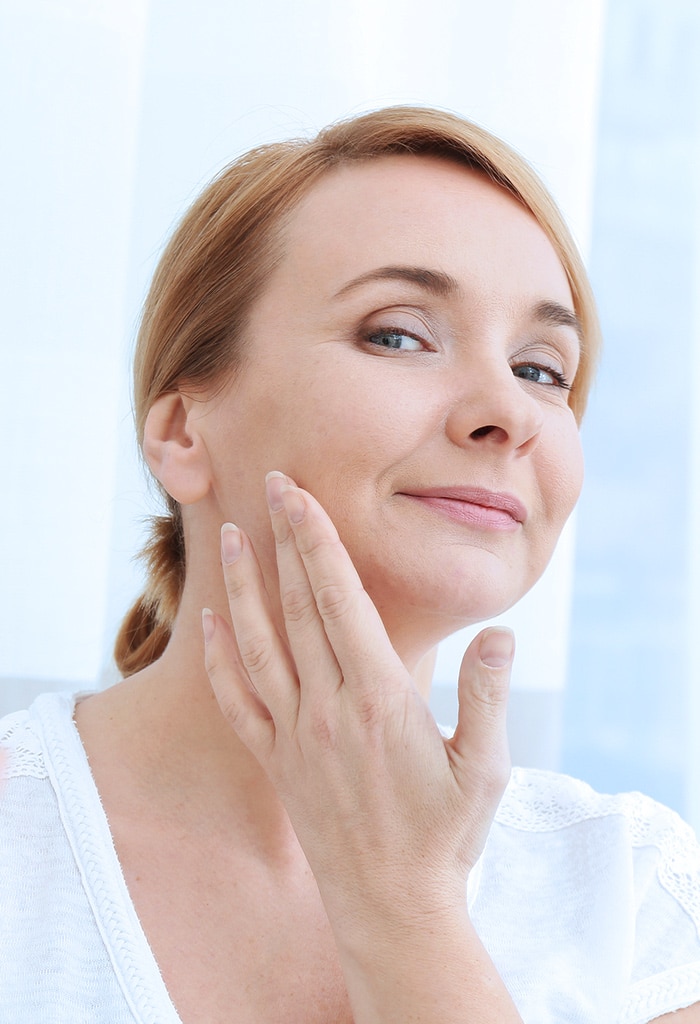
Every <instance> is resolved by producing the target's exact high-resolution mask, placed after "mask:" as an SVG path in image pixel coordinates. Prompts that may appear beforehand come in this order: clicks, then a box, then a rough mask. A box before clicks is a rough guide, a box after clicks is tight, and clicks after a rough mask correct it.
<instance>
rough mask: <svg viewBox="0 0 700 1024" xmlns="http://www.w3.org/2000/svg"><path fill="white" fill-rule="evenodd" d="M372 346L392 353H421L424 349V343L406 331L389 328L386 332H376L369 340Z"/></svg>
mask: <svg viewBox="0 0 700 1024" xmlns="http://www.w3.org/2000/svg"><path fill="white" fill-rule="evenodd" d="M367 340H368V341H369V343H370V344H371V345H376V346H377V347H378V348H384V349H389V350H390V351H392V352H420V350H421V349H422V348H423V344H422V342H420V341H419V339H418V338H414V337H413V335H411V334H406V332H405V331H400V330H394V329H393V328H389V329H388V330H384V331H375V333H374V334H370V335H369V336H368V338H367Z"/></svg>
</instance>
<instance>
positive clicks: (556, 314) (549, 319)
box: [533, 300, 583, 341]
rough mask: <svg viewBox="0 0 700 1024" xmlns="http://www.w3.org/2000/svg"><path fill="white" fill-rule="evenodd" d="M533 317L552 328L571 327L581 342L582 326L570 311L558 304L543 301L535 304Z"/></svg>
mask: <svg viewBox="0 0 700 1024" xmlns="http://www.w3.org/2000/svg"><path fill="white" fill-rule="evenodd" d="M533 315H534V318H535V320H539V322H540V323H542V324H549V325H550V326H552V327H572V328H573V329H574V330H575V331H576V334H577V335H578V338H579V341H583V324H582V323H581V320H580V318H579V317H578V316H576V314H575V313H574V311H573V310H572V309H568V308H567V307H566V306H562V305H561V304H560V303H558V302H552V301H551V300H545V301H544V302H538V303H537V305H536V306H535V308H534V310H533Z"/></svg>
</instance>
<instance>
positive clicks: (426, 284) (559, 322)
mask: <svg viewBox="0 0 700 1024" xmlns="http://www.w3.org/2000/svg"><path fill="white" fill-rule="evenodd" d="M375 281H406V282H408V283H409V284H414V285H418V286H419V287H420V288H423V289H424V290H425V291H427V292H430V293H431V294H433V295H438V296H440V297H443V298H444V297H449V296H451V295H457V294H458V293H459V292H460V286H459V282H458V281H457V280H456V279H455V278H454V277H452V276H451V275H450V274H446V273H444V271H442V270H429V269H428V268H427V267H405V266H395V267H393V266H388V267H377V268H376V269H375V270H368V271H367V273H366V274H360V276H359V277H354V278H353V279H352V281H348V282H347V284H344V285H343V287H342V288H341V289H340V290H339V291H337V292H336V293H335V295H334V298H336V299H339V298H342V297H343V296H345V295H347V294H348V293H350V292H353V291H355V289H356V288H361V287H362V286H363V285H366V284H372V283H373V282H375ZM533 318H534V319H535V320H537V321H539V322H540V323H543V324H548V325H549V326H551V327H571V328H573V330H574V331H575V332H576V334H577V335H578V338H579V341H583V324H582V323H581V320H580V318H579V317H578V316H577V315H576V313H574V311H573V310H572V309H569V308H568V307H567V306H562V305H561V303H559V302H554V301H553V300H551V299H545V300H543V301H542V302H538V303H537V305H536V306H535V307H534V309H533Z"/></svg>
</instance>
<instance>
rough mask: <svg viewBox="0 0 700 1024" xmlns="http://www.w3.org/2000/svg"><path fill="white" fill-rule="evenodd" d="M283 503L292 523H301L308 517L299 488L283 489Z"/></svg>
mask: <svg viewBox="0 0 700 1024" xmlns="http://www.w3.org/2000/svg"><path fill="white" fill-rule="evenodd" d="M282 501H283V502H284V508H285V511H286V513H287V518H288V519H289V522H290V523H294V525H295V526H296V524H297V523H300V522H301V521H302V519H303V518H304V516H305V515H306V505H305V504H304V498H303V497H302V494H301V491H300V490H299V488H298V487H283V488H282Z"/></svg>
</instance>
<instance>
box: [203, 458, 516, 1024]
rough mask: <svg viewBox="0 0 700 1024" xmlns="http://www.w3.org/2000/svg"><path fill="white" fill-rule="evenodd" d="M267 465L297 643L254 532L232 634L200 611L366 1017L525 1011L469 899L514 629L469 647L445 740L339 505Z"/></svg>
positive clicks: (499, 777) (497, 763) (228, 701)
mask: <svg viewBox="0 0 700 1024" xmlns="http://www.w3.org/2000/svg"><path fill="white" fill-rule="evenodd" d="M273 480H276V481H277V483H276V484H275V483H273V495H272V496H273V500H272V502H271V517H272V524H273V530H274V533H275V538H276V542H277V558H278V569H279V580H280V596H281V600H282V607H283V610H284V615H285V629H286V634H287V641H288V642H287V643H286V642H284V641H283V639H282V638H281V637H280V636H279V634H278V633H277V631H276V630H275V628H274V625H273V623H272V620H271V618H270V615H269V611H268V609H267V602H266V599H265V591H264V584H263V581H262V577H261V574H260V570H259V567H258V565H257V561H256V559H255V555H254V553H253V551H252V548H251V546H250V543H249V541H248V540H247V538H246V537H245V536H244V535H243V534H240V533H239V532H238V531H236V530H234V529H231V528H225V529H224V532H223V536H222V550H223V553H224V575H225V580H226V586H227V591H228V595H229V606H230V610H231V617H232V622H233V626H234V631H233V632H232V631H231V629H230V627H229V626H228V624H227V623H225V622H224V620H223V619H221V618H219V617H216V616H212V615H207V616H205V636H206V639H207V645H206V646H207V654H206V660H207V670H208V672H209V675H210V678H211V681H212V686H213V688H214V691H215V693H216V696H217V698H218V700H219V704H220V706H221V709H222V712H223V714H224V715H225V717H226V718H227V719H228V721H229V722H230V724H231V725H232V727H233V728H234V729H235V731H236V732H237V734H238V735H239V736H240V738H241V739H242V740H243V742H245V743H246V744H247V746H248V747H249V748H250V749H251V751H252V752H253V753H254V754H255V756H256V757H257V758H258V760H259V761H260V764H261V765H262V767H263V768H264V769H265V771H266V772H267V774H268V775H269V777H270V779H271V780H272V782H273V784H274V785H275V787H276V789H277V792H278V794H279V796H280V798H281V800H282V801H283V803H284V805H285V807H286V809H287V812H288V814H289V817H290V820H291V822H292V824H293V826H294V829H295V831H296V834H297V837H298V839H299V842H300V844H301V847H302V848H303V850H304V853H305V855H306V857H307V859H308V861H309V864H310V866H311V868H312V870H313V872H314V876H315V878H316V881H317V883H318V886H319V890H320V893H321V896H322V899H323V901H324V905H325V908H326V912H327V914H328V918H329V921H330V923H331V927H332V929H333V933H334V936H335V940H336V944H337V948H338V952H339V956H340V961H341V964H342V967H343V971H344V975H345V980H346V984H347V988H348V993H349V997H350V1001H351V1005H352V1009H353V1014H354V1019H355V1022H356V1024H380V1022H381V1024H391V1022H396V1024H399V1022H400V1024H407V1022H411V1021H413V1022H421V1024H432V1022H435V1024H437V1022H440V1024H465V1022H466V1021H479V1022H480V1024H488V1022H490V1021H492V1022H494V1024H496V1022H498V1024H509V1022H513V1024H515V1022H517V1021H520V1017H519V1015H518V1013H517V1011H516V1009H515V1007H514V1005H513V1003H512V1001H511V999H510V997H509V995H508V992H507V990H506V988H505V986H504V984H503V982H502V981H501V979H500V977H499V976H498V974H497V972H496V970H495V968H494V965H493V963H492V962H491V960H490V958H489V957H488V955H487V953H486V951H485V950H484V948H483V946H482V944H481V942H480V940H479V938H478V936H477V934H476V932H475V930H474V928H473V926H472V924H471V921H470V920H469V916H468V912H467V902H466V880H467V876H468V873H469V871H470V870H471V868H472V867H473V866H474V864H475V862H476V860H477V858H478V856H479V854H480V852H481V849H482V847H483V844H484V841H485V838H486V835H487V832H488V828H489V826H490V823H491V820H492V817H493V814H494V813H495V809H496V807H497V804H498V801H499V799H500V796H501V794H502V792H503V789H504V787H505V785H506V782H507V778H508V774H509V762H508V755H507V744H506V739H505V704H506V694H507V686H508V677H509V669H510V663H511V659H512V646H513V645H512V637H511V635H510V634H509V633H508V632H506V631H502V630H485V631H484V632H483V633H482V634H480V636H479V637H477V639H476V640H475V641H474V642H473V643H472V645H471V646H470V648H469V650H468V651H467V654H466V655H465V659H464V662H463V665H462V669H461V672H460V680H459V698H460V713H459V720H458V725H457V729H456V731H455V735H454V737H453V738H452V739H451V740H449V741H445V740H444V739H443V738H442V737H441V736H440V734H439V731H438V729H437V727H436V726H435V723H434V721H433V719H432V716H431V715H430V713H429V711H428V709H427V707H426V706H425V703H424V702H423V700H422V699H421V698H420V696H419V694H418V693H417V691H416V689H415V685H414V682H413V680H412V679H411V676H410V674H409V673H408V672H407V670H406V669H405V667H404V665H403V664H402V663H401V661H400V659H399V658H398V656H397V655H396V653H395V651H394V650H393V648H392V647H391V644H390V643H389V640H388V637H387V636H386V633H385V631H384V628H383V625H382V622H381V619H380V617H379V615H378V613H377V612H376V610H375V608H374V606H373V605H372V603H371V601H370V599H369V597H368V595H367V594H366V592H365V591H364V589H363V588H362V585H361V582H360V580H359V577H358V576H357V573H356V572H355V570H354V568H353V566H352V564H351V562H350V560H349V558H348V556H347V553H346V552H345V550H344V548H343V546H342V544H341V543H340V541H339V539H338V536H337V533H336V531H335V529H334V527H333V526H332V524H331V523H330V521H329V520H328V517H327V516H326V515H325V513H324V512H323V510H322V509H321V508H320V506H319V505H318V504H317V503H316V502H315V501H314V499H313V498H311V496H310V495H308V494H306V493H305V492H303V491H301V490H299V489H297V488H295V487H287V488H286V489H283V490H282V493H281V494H280V493H279V490H278V491H277V493H276V494H275V492H274V488H275V487H277V488H279V478H273Z"/></svg>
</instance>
